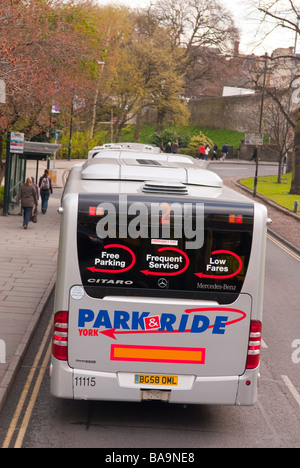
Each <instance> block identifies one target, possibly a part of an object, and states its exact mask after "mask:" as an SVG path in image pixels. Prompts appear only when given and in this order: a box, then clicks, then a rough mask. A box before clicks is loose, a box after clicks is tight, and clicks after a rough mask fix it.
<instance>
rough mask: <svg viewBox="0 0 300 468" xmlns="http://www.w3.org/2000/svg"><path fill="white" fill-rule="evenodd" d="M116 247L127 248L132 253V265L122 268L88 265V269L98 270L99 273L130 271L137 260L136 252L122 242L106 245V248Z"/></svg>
mask: <svg viewBox="0 0 300 468" xmlns="http://www.w3.org/2000/svg"><path fill="white" fill-rule="evenodd" d="M114 247H116V248H117V249H124V250H127V252H129V253H130V255H131V257H132V261H131V263H130V265H129V266H128V267H126V268H121V269H120V270H106V269H100V268H95V267H87V269H88V270H90V271H92V272H93V273H95V272H97V273H124V272H125V271H128V270H130V269H131V268H132V267H133V265H134V264H135V261H136V256H135V254H134V252H133V251H132V250H131V249H130V248H129V247H126V245H121V244H109V245H106V246H105V247H104V248H105V249H111V248H114Z"/></svg>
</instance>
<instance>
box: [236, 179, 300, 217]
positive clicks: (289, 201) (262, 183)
mask: <svg viewBox="0 0 300 468" xmlns="http://www.w3.org/2000/svg"><path fill="white" fill-rule="evenodd" d="M291 181H292V175H291V174H284V175H283V176H282V180H281V184H278V183H277V176H269V177H258V179H257V193H259V194H260V195H263V196H264V197H266V198H268V199H270V200H272V201H273V202H275V203H277V204H278V205H280V206H282V207H284V208H286V209H288V210H290V211H293V209H294V203H295V201H298V202H299V205H300V195H290V194H289V191H290V187H291ZM240 183H241V184H242V185H244V186H245V187H247V188H249V189H251V190H253V186H254V179H253V178H249V179H243V180H241V181H240ZM298 214H300V209H299V208H298Z"/></svg>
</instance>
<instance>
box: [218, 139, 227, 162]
mask: <svg viewBox="0 0 300 468" xmlns="http://www.w3.org/2000/svg"><path fill="white" fill-rule="evenodd" d="M221 153H222V157H221V159H220V161H225V159H226V156H227V153H228V145H227V143H225V145H223V146H222V149H221Z"/></svg>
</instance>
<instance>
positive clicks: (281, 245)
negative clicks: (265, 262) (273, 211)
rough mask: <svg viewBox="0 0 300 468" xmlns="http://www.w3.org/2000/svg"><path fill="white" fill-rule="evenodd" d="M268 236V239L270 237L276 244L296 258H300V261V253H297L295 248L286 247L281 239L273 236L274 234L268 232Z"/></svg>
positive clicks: (299, 259) (299, 260)
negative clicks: (294, 250)
mask: <svg viewBox="0 0 300 468" xmlns="http://www.w3.org/2000/svg"><path fill="white" fill-rule="evenodd" d="M267 237H268V239H270V240H271V241H272V242H274V244H276V245H277V246H278V247H280V248H281V249H282V250H284V251H285V252H286V253H288V254H289V255H290V256H291V257H293V258H295V259H296V260H298V262H300V255H298V254H296V252H293V250H291V249H289V248H288V247H286V246H285V245H284V244H282V243H281V242H280V241H278V240H277V239H275V237H273V236H272V235H270V234H267Z"/></svg>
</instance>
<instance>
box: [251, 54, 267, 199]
mask: <svg viewBox="0 0 300 468" xmlns="http://www.w3.org/2000/svg"><path fill="white" fill-rule="evenodd" d="M267 59H268V56H267V54H266V55H265V56H264V62H265V64H264V78H263V86H262V93H261V103H260V116H259V128H258V133H259V134H261V130H262V121H263V113H264V99H265V89H266V76H267ZM260 152H261V145H259V146H258V150H257V156H256V164H255V176H254V187H253V197H256V191H257V177H258V164H259V158H260Z"/></svg>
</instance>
